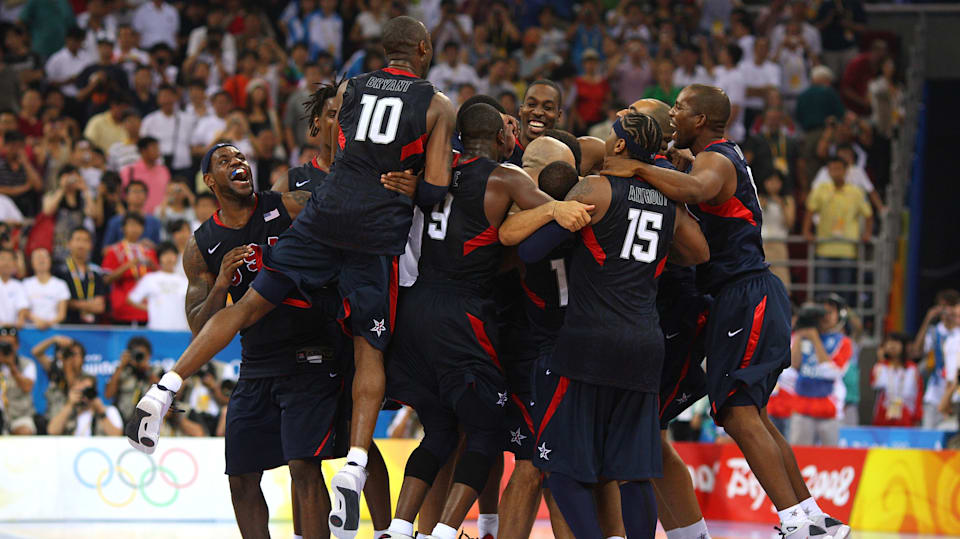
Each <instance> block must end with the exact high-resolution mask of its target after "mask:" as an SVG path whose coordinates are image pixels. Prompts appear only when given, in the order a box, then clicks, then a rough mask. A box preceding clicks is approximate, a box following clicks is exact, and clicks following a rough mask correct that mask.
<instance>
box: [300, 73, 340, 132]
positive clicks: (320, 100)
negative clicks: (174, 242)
mask: <svg viewBox="0 0 960 539" xmlns="http://www.w3.org/2000/svg"><path fill="white" fill-rule="evenodd" d="M339 86H340V84H339V83H335V84H319V85H318V86H317V89H316V91H315V92H313V93H312V94H310V97H308V98H307V100H306V101H304V102H303V110H304V112H306V114H307V115H306V116H305V119H307V120H309V122H310V136H311V137H315V136H317V135H318V134H319V133H320V128H319V127H317V126H316V124H314V123H313V120H314V118H319V117H320V116H322V115H323V104H324V103H326V102H327V100H328V99H330V98H332V97H336V96H337V88H338V87H339Z"/></svg>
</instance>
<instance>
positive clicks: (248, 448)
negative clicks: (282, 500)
mask: <svg viewBox="0 0 960 539" xmlns="http://www.w3.org/2000/svg"><path fill="white" fill-rule="evenodd" d="M291 361H292V359H291ZM343 388H344V380H343V377H342V376H341V374H340V372H339V366H338V365H337V364H336V362H333V361H331V362H324V363H322V364H319V365H316V366H315V367H314V368H312V369H310V371H309V372H304V373H298V374H294V375H289V376H276V377H271V378H241V379H240V380H239V381H238V382H237V387H236V388H234V390H233V394H232V395H231V396H230V404H229V405H228V407H227V423H226V440H225V449H226V462H227V469H226V473H227V475H241V474H246V473H255V472H261V471H263V470H269V469H272V468H276V467H278V466H283V465H284V464H286V463H287V462H289V461H291V460H294V459H318V460H319V459H324V458H334V457H336V456H339V455H337V452H336V450H335V447H334V446H335V442H336V438H337V435H338V432H337V431H338V428H342V427H341V425H338V408H339V406H338V404H339V402H340V399H341V395H342V393H344V391H343ZM348 391H349V390H348Z"/></svg>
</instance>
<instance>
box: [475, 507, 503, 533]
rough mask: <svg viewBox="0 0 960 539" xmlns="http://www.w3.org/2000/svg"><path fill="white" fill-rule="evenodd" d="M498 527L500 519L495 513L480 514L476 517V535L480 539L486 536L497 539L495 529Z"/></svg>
mask: <svg viewBox="0 0 960 539" xmlns="http://www.w3.org/2000/svg"><path fill="white" fill-rule="evenodd" d="M499 527H500V517H498V516H497V514H496V513H493V514H481V515H480V516H479V517H477V530H478V533H477V535H479V536H480V539H483V538H484V537H486V536H488V535H489V536H491V537H493V539H497V528H499Z"/></svg>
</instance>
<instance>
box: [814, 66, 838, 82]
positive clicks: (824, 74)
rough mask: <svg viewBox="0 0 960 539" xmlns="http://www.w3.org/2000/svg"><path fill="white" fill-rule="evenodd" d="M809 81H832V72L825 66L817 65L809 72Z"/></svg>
mask: <svg viewBox="0 0 960 539" xmlns="http://www.w3.org/2000/svg"><path fill="white" fill-rule="evenodd" d="M810 79H811V80H818V79H827V80H833V71H831V70H830V68H829V67H827V66H824V65H819V66H817V67H815V68H813V70H812V71H810Z"/></svg>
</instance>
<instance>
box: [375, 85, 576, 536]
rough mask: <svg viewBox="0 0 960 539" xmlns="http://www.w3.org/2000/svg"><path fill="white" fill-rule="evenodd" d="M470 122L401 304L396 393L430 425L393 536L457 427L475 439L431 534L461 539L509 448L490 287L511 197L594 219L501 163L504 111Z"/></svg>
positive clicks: (563, 216) (394, 361) (411, 463)
mask: <svg viewBox="0 0 960 539" xmlns="http://www.w3.org/2000/svg"><path fill="white" fill-rule="evenodd" d="M461 127H462V129H463V131H462V132H461V139H462V142H463V145H464V153H463V154H461V155H460V156H458V160H457V162H455V168H454V174H453V181H452V184H451V190H450V193H449V194H448V195H447V196H446V198H445V200H444V201H443V202H442V203H439V204H437V205H436V206H434V208H433V209H432V211H430V212H429V215H427V214H426V213H425V218H426V222H425V223H424V235H423V244H422V250H421V256H420V273H419V276H418V277H417V282H416V284H415V285H414V286H413V287H412V288H411V289H410V290H409V291H408V293H407V294H406V295H405V297H404V302H403V303H402V304H401V306H400V307H401V313H400V317H399V324H398V330H397V336H396V338H395V340H394V345H393V347H392V349H391V353H390V361H389V363H388V370H389V374H390V376H389V381H390V382H389V392H388V393H389V395H390V396H391V398H394V399H396V400H398V401H400V402H404V403H408V404H409V405H411V406H412V407H413V408H414V409H415V410H416V411H417V413H418V415H419V417H420V420H421V422H422V423H423V425H424V432H425V434H424V439H423V440H422V442H421V443H420V445H419V446H418V447H417V449H415V450H414V452H413V453H412V454H411V455H410V457H409V459H408V460H407V466H406V470H405V477H404V482H403V487H402V489H401V492H400V501H399V502H398V505H397V513H396V517H395V518H394V520H393V522H392V523H391V525H390V530H389V534H390V535H389V536H390V537H401V538H409V537H411V536H412V535H413V519H414V517H415V516H416V514H417V512H418V511H419V508H420V506H421V504H422V502H423V499H424V497H425V496H426V493H427V491H428V489H429V487H430V485H431V484H432V483H433V481H434V479H435V477H436V475H437V472H438V471H439V470H440V467H441V466H442V465H443V463H444V462H445V461H446V459H447V458H448V457H449V455H450V454H451V453H452V452H453V451H454V450H455V449H456V446H457V441H458V426H459V428H461V429H462V430H463V431H464V432H465V433H466V444H467V447H466V450H465V451H464V453H463V455H462V456H461V457H460V459H459V461H458V463H457V466H456V471H455V472H454V484H453V487H452V488H451V491H450V495H449V498H448V500H447V503H446V505H445V507H444V510H443V513H442V515H441V518H440V522H439V523H438V524H437V525H436V527H434V529H433V532H432V534H431V537H436V538H439V539H453V538H454V537H456V533H457V528H458V527H459V526H460V524H461V523H462V521H463V518H464V517H465V516H466V514H467V510H468V509H469V508H470V506H471V505H472V504H473V502H474V501H475V500H476V498H477V495H478V493H479V492H481V491H482V490H483V489H484V487H485V485H486V482H487V480H488V477H489V471H490V466H491V464H492V461H493V458H494V457H495V455H496V454H497V453H498V451H499V449H500V440H499V429H500V428H501V425H502V416H503V407H504V406H505V405H506V403H507V401H508V399H509V397H508V391H507V388H506V381H505V379H504V375H503V370H502V366H501V363H500V359H499V355H498V353H497V351H498V344H499V336H498V333H497V325H496V323H495V315H496V306H495V304H494V302H493V301H491V299H490V290H491V288H492V283H493V278H494V276H495V275H496V272H497V270H498V269H499V267H500V262H501V256H502V248H501V246H500V243H499V239H498V235H497V228H498V227H499V225H500V224H501V223H502V221H503V219H504V218H505V217H506V215H507V211H508V210H509V208H510V206H511V205H512V204H513V203H514V202H516V203H517V204H518V205H519V206H520V208H521V209H531V208H536V207H538V206H541V205H547V204H549V206H548V207H547V208H546V211H544V210H541V211H540V212H538V213H541V214H548V215H555V216H556V218H557V219H558V220H559V221H558V222H560V223H561V224H563V225H564V226H566V227H568V229H570V230H578V229H579V228H580V227H581V226H582V225H583V224H584V223H585V222H586V221H587V219H588V218H589V215H588V213H587V211H588V210H589V209H590V208H589V206H585V205H582V204H579V203H577V204H570V203H558V202H554V201H553V200H552V199H550V197H548V196H547V195H546V194H544V193H543V192H541V191H539V190H538V189H537V188H536V186H535V185H534V184H533V182H532V181H531V180H530V178H529V177H528V176H527V175H526V174H525V173H523V172H522V171H521V170H519V169H517V168H516V167H512V166H504V165H499V164H498V159H499V156H500V154H501V151H502V147H503V144H504V142H505V139H506V136H505V133H504V131H505V130H504V122H503V118H502V117H501V115H500V113H499V112H497V110H496V109H494V108H493V107H491V106H489V105H486V104H482V103H481V104H475V105H472V106H471V107H470V108H469V109H467V110H466V111H464V112H463V115H462V122H461ZM438 330H439V331H438Z"/></svg>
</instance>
